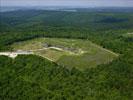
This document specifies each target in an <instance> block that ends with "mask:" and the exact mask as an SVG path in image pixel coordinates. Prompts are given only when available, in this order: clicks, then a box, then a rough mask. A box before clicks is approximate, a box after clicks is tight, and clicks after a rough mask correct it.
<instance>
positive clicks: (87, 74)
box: [0, 10, 133, 100]
mask: <svg viewBox="0 0 133 100" xmlns="http://www.w3.org/2000/svg"><path fill="white" fill-rule="evenodd" d="M128 33H133V13H129V12H124V13H122V12H119V13H114V12H106V13H104V12H102V13H99V12H63V11H43V10H39V11H35V10H26V11H13V12H2V13H0V51H11V50H12V48H11V47H10V44H12V43H14V42H18V41H25V40H29V39H32V38H38V37H51V38H52V37H57V38H80V39H88V40H90V41H92V42H94V43H96V44H98V45H101V46H102V47H104V48H107V49H109V50H112V51H114V52H116V53H119V54H120V56H119V58H118V59H116V60H114V61H112V62H111V63H109V64H103V65H100V66H97V67H96V68H89V69H87V70H85V71H79V70H78V69H75V68H73V69H71V70H70V69H67V68H65V67H62V66H58V65H57V64H55V63H53V62H50V61H48V60H46V59H44V58H41V57H38V56H35V55H29V56H28V55H27V56H24V55H22V56H18V57H17V58H15V59H11V58H8V57H5V56H0V98H1V99H2V100H132V98H133V53H132V52H133V36H132V35H129V34H128Z"/></svg>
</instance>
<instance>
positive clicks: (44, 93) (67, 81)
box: [0, 55, 133, 100]
mask: <svg viewBox="0 0 133 100" xmlns="http://www.w3.org/2000/svg"><path fill="white" fill-rule="evenodd" d="M0 61H1V62H2V63H1V64H0V80H1V81H0V84H1V85H0V91H1V94H0V97H1V98H2V100H5V99H9V100H14V99H15V100H16V99H17V100H24V99H28V100H40V99H42V100H59V99H61V100H68V99H70V100H77V99H79V100H83V99H85V100H88V99H94V100H107V99H110V100H119V99H121V100H131V98H133V92H132V91H133V88H132V87H133V84H132V83H133V80H132V77H133V74H132V73H133V67H132V64H130V63H127V62H126V61H124V60H123V59H118V60H116V61H114V62H112V63H111V64H110V65H101V66H99V67H97V68H94V69H88V70H86V71H85V72H80V71H78V70H76V69H72V70H68V69H66V68H63V67H61V66H58V65H56V64H54V63H52V62H49V61H47V60H46V59H43V58H40V57H36V56H32V55H30V56H19V57H17V58H16V59H14V60H12V59H9V58H7V57H4V56H1V57H0Z"/></svg>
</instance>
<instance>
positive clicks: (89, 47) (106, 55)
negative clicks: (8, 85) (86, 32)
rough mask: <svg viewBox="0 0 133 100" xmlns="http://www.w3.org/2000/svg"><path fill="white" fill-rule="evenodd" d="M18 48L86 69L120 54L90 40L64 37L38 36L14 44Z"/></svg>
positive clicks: (15, 48) (66, 65)
mask: <svg viewBox="0 0 133 100" xmlns="http://www.w3.org/2000/svg"><path fill="white" fill-rule="evenodd" d="M12 48H13V49H14V50H15V51H16V50H26V51H33V52H34V54H36V55H39V56H42V57H45V58H47V59H49V60H51V61H54V62H57V63H58V64H59V65H62V66H65V67H68V68H72V67H75V68H78V69H80V70H84V69H87V68H90V67H96V66H97V65H100V64H106V63H109V62H110V61H112V60H113V59H115V58H116V57H117V56H118V54H116V53H114V52H112V51H109V50H107V49H104V48H102V47H100V46H98V45H96V44H94V43H92V42H90V41H89V40H80V39H63V38H37V39H32V40H28V41H24V42H18V43H15V44H13V45H12Z"/></svg>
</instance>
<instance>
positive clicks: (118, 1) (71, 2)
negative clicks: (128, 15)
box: [0, 0, 133, 7]
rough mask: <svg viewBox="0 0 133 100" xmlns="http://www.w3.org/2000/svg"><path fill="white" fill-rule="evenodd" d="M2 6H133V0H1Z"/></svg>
mask: <svg viewBox="0 0 133 100" xmlns="http://www.w3.org/2000/svg"><path fill="white" fill-rule="evenodd" d="M0 5H1V6H73V7H77V6H81V7H112V6H114V7H133V0H0Z"/></svg>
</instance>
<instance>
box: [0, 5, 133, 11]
mask: <svg viewBox="0 0 133 100" xmlns="http://www.w3.org/2000/svg"><path fill="white" fill-rule="evenodd" d="M16 10H52V11H67V12H77V11H80V12H133V7H88V8H87V7H71V6H70V7H69V6H45V7H42V6H32V7H13V6H12V7H6V6H3V7H1V8H0V12H9V11H16Z"/></svg>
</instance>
